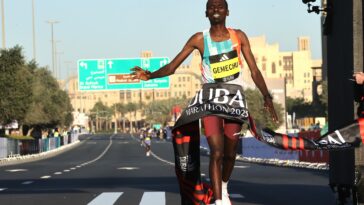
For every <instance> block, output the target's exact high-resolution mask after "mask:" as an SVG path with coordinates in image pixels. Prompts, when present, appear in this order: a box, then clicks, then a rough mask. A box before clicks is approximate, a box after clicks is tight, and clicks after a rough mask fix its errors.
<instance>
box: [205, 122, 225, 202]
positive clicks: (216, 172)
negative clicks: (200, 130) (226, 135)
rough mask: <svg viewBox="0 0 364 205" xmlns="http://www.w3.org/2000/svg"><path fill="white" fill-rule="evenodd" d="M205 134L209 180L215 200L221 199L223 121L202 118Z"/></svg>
mask: <svg viewBox="0 0 364 205" xmlns="http://www.w3.org/2000/svg"><path fill="white" fill-rule="evenodd" d="M202 121H203V124H204V128H205V134H206V137H207V142H208V144H209V148H210V164H209V172H210V180H211V184H212V190H213V192H214V196H215V199H216V200H217V199H221V166H222V159H223V153H224V141H223V140H224V139H223V132H222V123H223V120H222V119H221V118H219V117H216V116H207V117H204V118H203V120H202Z"/></svg>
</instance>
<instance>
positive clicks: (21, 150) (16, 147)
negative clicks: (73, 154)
mask: <svg viewBox="0 0 364 205" xmlns="http://www.w3.org/2000/svg"><path fill="white" fill-rule="evenodd" d="M78 135H79V134H78V133H71V134H68V135H66V136H62V137H52V138H47V139H35V140H14V139H8V138H0V159H3V158H7V157H12V156H17V155H28V154H38V153H42V152H47V151H50V150H54V149H57V148H59V147H61V146H63V145H67V144H71V143H73V142H75V141H77V140H78Z"/></svg>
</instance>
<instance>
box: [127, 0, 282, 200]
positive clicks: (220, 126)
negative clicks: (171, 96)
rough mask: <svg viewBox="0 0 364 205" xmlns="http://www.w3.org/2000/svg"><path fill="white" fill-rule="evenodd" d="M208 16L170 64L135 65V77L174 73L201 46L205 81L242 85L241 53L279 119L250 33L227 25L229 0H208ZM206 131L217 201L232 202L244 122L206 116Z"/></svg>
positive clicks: (145, 78)
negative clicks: (231, 183) (206, 23)
mask: <svg viewBox="0 0 364 205" xmlns="http://www.w3.org/2000/svg"><path fill="white" fill-rule="evenodd" d="M205 14H206V17H207V18H208V19H209V21H210V28H209V29H207V30H205V31H203V32H197V33H196V34H194V35H192V36H191V37H190V39H189V40H188V41H187V43H186V44H185V46H184V47H183V49H182V50H181V51H180V52H179V53H178V54H177V56H176V57H175V58H174V59H173V60H172V61H171V62H170V63H169V64H167V65H165V66H163V67H162V68H160V69H159V70H157V71H155V72H149V71H146V70H143V69H142V68H140V67H138V66H136V67H134V68H132V69H131V70H132V71H133V73H132V74H133V75H135V77H134V78H135V79H141V80H144V81H147V80H150V79H154V78H160V77H164V76H169V75H172V74H173V73H174V72H175V70H176V69H177V68H178V67H179V66H180V65H181V63H182V62H183V61H184V60H185V59H186V58H187V57H188V56H189V55H190V54H191V53H192V52H193V51H194V50H195V49H197V50H198V51H199V52H200V54H201V56H202V68H201V72H202V80H203V82H204V84H214V83H215V84H216V83H222V84H237V85H240V86H242V84H243V76H242V62H241V53H242V54H243V56H244V59H245V61H246V63H247V64H248V66H249V69H250V72H251V77H252V79H253V81H254V83H255V84H256V86H257V87H258V89H259V90H260V92H261V93H262V95H263V98H264V108H265V109H267V110H268V111H269V112H270V114H271V116H272V118H273V120H274V121H278V117H277V114H276V112H275V109H274V107H273V102H272V96H271V95H270V94H269V92H268V89H267V86H266V83H265V81H264V78H263V76H262V74H261V72H260V71H259V69H258V67H257V65H256V62H255V59H254V56H253V54H252V51H251V48H250V43H249V40H248V37H247V36H246V34H245V33H244V32H243V31H241V30H239V29H231V28H227V27H226V25H225V23H226V17H227V16H228V15H229V9H228V3H227V1H226V0H208V1H207V4H206V11H205ZM202 122H203V125H204V127H205V135H206V137H207V141H208V144H209V147H210V163H209V171H210V179H211V183H212V190H213V194H214V198H215V204H216V205H220V204H224V205H225V204H229V205H230V204H231V202H230V199H229V197H228V191H227V184H228V181H229V178H230V176H231V173H232V170H233V168H234V164H235V157H236V151H237V145H238V135H236V133H238V132H240V130H241V123H237V122H235V121H233V120H225V119H223V118H221V117H218V116H215V115H209V116H205V117H203V119H202Z"/></svg>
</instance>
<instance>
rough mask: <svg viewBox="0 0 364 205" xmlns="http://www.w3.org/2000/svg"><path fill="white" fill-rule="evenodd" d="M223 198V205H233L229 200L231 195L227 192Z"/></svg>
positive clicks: (223, 193) (223, 194)
mask: <svg viewBox="0 0 364 205" xmlns="http://www.w3.org/2000/svg"><path fill="white" fill-rule="evenodd" d="M221 198H222V205H232V203H231V201H230V198H229V193H227V191H223V192H222V195H221Z"/></svg>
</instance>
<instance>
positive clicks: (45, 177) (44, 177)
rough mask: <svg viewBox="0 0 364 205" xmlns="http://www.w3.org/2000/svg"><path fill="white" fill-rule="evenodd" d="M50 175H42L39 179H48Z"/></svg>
mask: <svg viewBox="0 0 364 205" xmlns="http://www.w3.org/2000/svg"><path fill="white" fill-rule="evenodd" d="M49 178H51V176H42V177H41V179H49Z"/></svg>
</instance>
